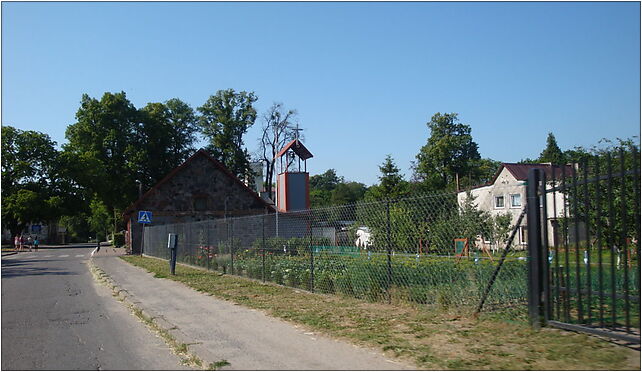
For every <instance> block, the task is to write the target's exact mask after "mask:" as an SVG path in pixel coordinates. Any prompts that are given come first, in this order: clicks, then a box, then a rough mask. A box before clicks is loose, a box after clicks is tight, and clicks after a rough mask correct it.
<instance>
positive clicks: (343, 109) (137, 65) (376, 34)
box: [2, 2, 640, 185]
mask: <svg viewBox="0 0 642 372" xmlns="http://www.w3.org/2000/svg"><path fill="white" fill-rule="evenodd" d="M227 88H233V89H235V90H237V91H240V90H246V91H254V92H255V93H256V94H257V95H258V97H259V101H258V102H257V104H256V107H257V109H258V111H259V112H260V113H261V112H263V111H265V109H267V107H269V106H270V105H271V104H272V103H273V102H283V103H284V104H285V106H286V107H288V108H293V109H296V110H298V112H299V121H300V124H301V126H302V127H303V128H304V135H305V138H306V140H305V144H306V146H307V147H308V148H309V149H310V150H311V152H312V153H313V154H314V158H312V159H310V160H309V161H308V170H309V171H310V172H311V174H318V173H321V172H323V171H325V170H326V169H329V168H334V169H336V170H337V173H338V174H339V175H342V176H344V177H345V178H346V179H348V180H354V181H359V182H363V183H365V184H367V185H370V184H373V183H375V182H377V177H378V175H379V169H378V165H380V164H381V163H382V162H383V160H384V159H385V156H386V154H391V155H392V156H393V158H394V159H395V161H396V163H397V165H398V166H399V167H400V168H401V169H402V171H403V173H404V174H405V176H406V178H409V177H410V175H411V171H410V162H411V161H412V160H414V158H415V155H416V154H417V153H418V151H419V149H420V148H421V146H423V145H424V144H425V143H426V140H427V138H428V136H429V134H430V133H429V130H428V128H427V127H426V122H427V121H428V120H429V119H430V117H431V116H432V115H433V114H434V113H436V112H442V113H443V112H457V113H459V119H460V121H461V122H463V123H466V124H468V125H470V126H471V127H472V135H473V139H474V140H475V142H477V143H478V145H479V151H480V153H481V155H482V157H488V158H492V159H495V160H500V161H504V162H516V161H519V160H520V159H523V158H526V157H530V158H535V157H537V156H538V155H539V153H540V152H541V151H542V149H543V148H544V145H545V142H546V136H547V133H548V132H553V133H554V134H555V136H556V138H557V141H558V144H559V145H560V147H561V148H562V149H569V148H573V147H575V146H586V147H590V146H593V145H597V144H598V141H599V140H600V139H601V138H604V137H606V138H610V139H615V138H617V137H619V138H629V137H632V136H639V134H640V3H639V2H627V3H624V2H620V3H549V2H537V3H354V2H351V3H335V2H332V3H227V2H225V3H150V2H138V3H123V2H111V3H78V2H70V3H59V2H57V3H37V2H3V3H2V124H3V125H11V126H15V127H17V128H21V129H25V130H27V129H28V130H37V131H41V132H45V133H48V134H49V135H50V136H51V137H52V139H53V140H55V141H56V142H58V143H59V144H62V143H64V142H65V139H64V131H65V128H66V127H67V125H69V124H73V123H74V122H75V113H76V111H77V110H78V107H79V103H80V98H81V96H82V94H83V93H87V94H89V95H90V96H92V97H96V98H100V96H102V94H103V93H104V92H106V91H110V92H119V91H125V92H126V93H127V96H128V98H129V99H130V100H131V101H132V103H133V104H134V105H135V106H136V107H142V106H144V105H145V104H147V103H148V102H163V101H166V100H168V99H170V98H174V97H176V98H180V99H182V100H183V101H185V102H187V103H189V104H190V105H191V106H192V107H193V108H196V107H198V106H200V105H202V104H203V103H204V102H205V101H206V100H207V98H208V97H209V96H210V95H212V94H214V93H215V92H216V91H217V90H219V89H227ZM260 124H261V123H260V122H259V121H257V123H256V124H255V126H254V127H253V128H252V129H251V130H250V132H249V133H248V134H247V135H246V137H245V143H246V146H247V147H248V150H250V151H251V152H252V151H255V150H256V149H257V141H258V136H259V129H260Z"/></svg>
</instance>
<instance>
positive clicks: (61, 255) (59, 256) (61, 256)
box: [58, 254, 69, 257]
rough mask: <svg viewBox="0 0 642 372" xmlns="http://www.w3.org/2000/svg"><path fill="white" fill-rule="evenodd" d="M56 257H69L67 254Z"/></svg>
mask: <svg viewBox="0 0 642 372" xmlns="http://www.w3.org/2000/svg"><path fill="white" fill-rule="evenodd" d="M58 257H69V255H68V254H61V255H60V256H58Z"/></svg>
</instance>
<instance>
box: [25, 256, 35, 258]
mask: <svg viewBox="0 0 642 372" xmlns="http://www.w3.org/2000/svg"><path fill="white" fill-rule="evenodd" d="M36 257H38V256H27V257H25V258H36Z"/></svg>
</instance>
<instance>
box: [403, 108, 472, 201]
mask: <svg viewBox="0 0 642 372" xmlns="http://www.w3.org/2000/svg"><path fill="white" fill-rule="evenodd" d="M427 125H428V128H429V129H430V137H429V138H428V142H427V143H426V145H424V146H423V147H422V148H421V150H420V151H419V153H418V154H417V156H416V159H417V162H416V163H415V179H418V180H419V181H421V182H422V183H424V184H425V185H426V187H427V189H428V190H429V191H435V190H444V189H448V188H449V189H454V188H455V187H454V186H455V182H454V181H455V177H456V175H457V174H458V175H460V176H466V175H467V174H469V173H470V171H471V169H472V168H473V167H474V162H475V161H478V160H479V159H480V158H481V157H480V155H479V151H478V149H477V143H475V142H474V141H473V137H472V135H471V129H470V126H468V125H466V124H463V123H460V122H459V120H458V119H457V114H455V113H451V114H441V113H436V114H435V115H433V117H432V118H431V119H430V121H429V122H428V123H427Z"/></svg>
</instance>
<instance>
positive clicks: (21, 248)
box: [19, 235, 26, 251]
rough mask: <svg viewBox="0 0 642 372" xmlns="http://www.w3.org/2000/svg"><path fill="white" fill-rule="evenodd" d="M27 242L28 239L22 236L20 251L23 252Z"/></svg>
mask: <svg viewBox="0 0 642 372" xmlns="http://www.w3.org/2000/svg"><path fill="white" fill-rule="evenodd" d="M25 241H26V239H25V237H24V235H20V249H19V251H22V250H23V249H24V247H25Z"/></svg>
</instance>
